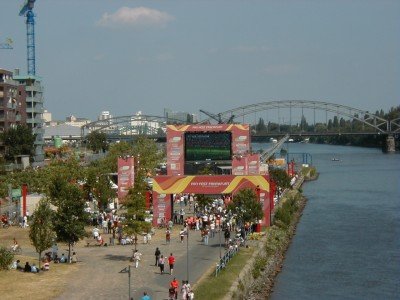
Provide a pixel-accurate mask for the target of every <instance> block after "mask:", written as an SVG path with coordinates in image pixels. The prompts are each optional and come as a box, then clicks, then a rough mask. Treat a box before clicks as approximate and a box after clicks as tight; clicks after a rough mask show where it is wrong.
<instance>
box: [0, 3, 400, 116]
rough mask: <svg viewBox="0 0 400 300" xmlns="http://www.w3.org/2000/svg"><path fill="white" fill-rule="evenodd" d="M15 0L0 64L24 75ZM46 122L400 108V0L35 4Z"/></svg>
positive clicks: (1, 34) (4, 24)
mask: <svg viewBox="0 0 400 300" xmlns="http://www.w3.org/2000/svg"><path fill="white" fill-rule="evenodd" d="M22 3H23V0H0V43H1V42H4V41H5V40H6V38H8V37H10V38H12V39H13V47H14V49H12V50H1V49H0V68H4V69H8V70H14V69H15V68H19V69H20V73H26V71H27V67H26V65H27V62H26V60H27V57H26V25H25V18H24V17H20V16H18V12H19V9H20V6H21V4H22ZM34 12H35V15H36V19H35V20H36V25H35V37H36V39H35V42H36V74H37V75H38V76H41V77H42V78H43V85H44V88H45V94H44V96H45V108H46V109H47V110H48V111H50V112H51V113H52V115H53V119H58V120H64V119H65V117H67V116H70V115H74V116H77V117H86V118H90V119H92V120H95V119H97V116H98V115H99V114H100V113H101V112H102V111H110V113H111V114H112V115H114V116H126V115H131V114H134V113H136V112H137V111H142V113H143V114H147V115H163V111H164V108H169V109H171V110H173V111H187V112H190V113H195V114H198V115H199V114H200V113H199V109H204V110H207V111H210V112H214V113H218V112H223V111H226V110H230V109H233V108H236V107H240V106H244V105H249V104H255V103H260V102H267V101H276V100H311V101H314V100H315V101H324V102H330V103H336V104H342V105H347V106H351V107H354V108H358V109H362V110H367V111H370V112H375V111H376V110H380V109H383V110H384V111H385V112H387V111H388V110H389V109H390V108H391V107H393V106H398V105H400V59H399V55H400V18H399V16H400V1H397V0H394V1H387V0H376V1H371V0H362V1H357V0H351V1H350V0H346V1H345V0H342V1H340V0H329V1H326V0H318V1H317V0H314V1H311V0H308V1H304V0H296V1H295V0H293V1H289V0H286V1H285V0H282V1H278V0H276V1H268V0H265V1H257V0H253V1H238V0H215V1H211V0H197V1H193V0H181V1H177V0H176V1H175V0H159V1H150V0H148V1H135V0H112V1H111V0H37V1H36V3H35V8H34Z"/></svg>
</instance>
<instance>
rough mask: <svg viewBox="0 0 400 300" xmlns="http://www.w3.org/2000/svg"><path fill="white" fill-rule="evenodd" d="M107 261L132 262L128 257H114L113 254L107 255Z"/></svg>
mask: <svg viewBox="0 0 400 300" xmlns="http://www.w3.org/2000/svg"><path fill="white" fill-rule="evenodd" d="M104 258H105V259H108V260H114V261H130V257H129V256H126V255H113V254H107V255H106V256H105V257H104Z"/></svg>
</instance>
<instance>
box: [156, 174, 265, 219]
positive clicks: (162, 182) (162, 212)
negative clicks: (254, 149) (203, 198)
mask: <svg viewBox="0 0 400 300" xmlns="http://www.w3.org/2000/svg"><path fill="white" fill-rule="evenodd" d="M244 188H250V189H254V190H256V189H259V191H260V201H263V202H262V203H263V211H264V215H265V216H264V220H263V222H262V223H263V224H264V225H269V215H270V212H269V208H270V205H269V201H268V199H269V191H270V185H269V181H268V176H265V175H264V176H261V175H258V176H234V175H215V176H212V175H211V176H209V175H198V176H156V177H154V178H153V224H154V225H157V224H159V223H157V222H160V220H161V219H162V218H163V217H165V218H166V219H165V220H166V221H168V220H169V219H170V218H171V202H170V196H169V195H171V194H180V193H193V194H209V195H218V194H232V195H233V197H234V194H235V193H237V192H238V191H240V190H241V189H244Z"/></svg>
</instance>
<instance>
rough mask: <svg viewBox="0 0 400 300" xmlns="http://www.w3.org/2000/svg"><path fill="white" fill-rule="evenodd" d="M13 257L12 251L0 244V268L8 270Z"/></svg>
mask: <svg viewBox="0 0 400 300" xmlns="http://www.w3.org/2000/svg"><path fill="white" fill-rule="evenodd" d="M13 259H14V253H13V252H12V251H11V250H8V249H7V248H6V247H3V246H0V270H8V268H9V267H10V265H11V263H12V261H13Z"/></svg>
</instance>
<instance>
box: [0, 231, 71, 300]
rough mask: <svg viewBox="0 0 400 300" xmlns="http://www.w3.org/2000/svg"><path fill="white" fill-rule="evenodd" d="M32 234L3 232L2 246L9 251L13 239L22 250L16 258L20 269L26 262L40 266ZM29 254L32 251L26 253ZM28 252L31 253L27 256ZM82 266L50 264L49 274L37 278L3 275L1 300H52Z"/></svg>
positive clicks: (0, 236) (0, 234) (0, 275)
mask: <svg viewBox="0 0 400 300" xmlns="http://www.w3.org/2000/svg"><path fill="white" fill-rule="evenodd" d="M28 234H29V230H28V229H22V228H18V227H10V228H8V229H3V228H1V229H0V245H1V246H5V247H6V248H9V247H10V245H12V243H13V238H14V237H15V239H16V240H17V241H18V243H19V244H20V245H21V247H22V254H17V255H15V257H14V260H17V259H19V260H20V261H21V265H22V266H24V265H25V262H27V261H28V262H29V263H30V265H32V264H33V263H34V264H35V265H36V266H38V265H39V262H38V255H37V254H36V253H35V252H34V250H33V246H32V245H30V240H29V237H28ZM27 250H29V251H27ZM26 252H29V253H32V256H31V255H28V256H27V255H26ZM78 268H79V265H76V264H73V265H70V264H53V263H51V264H50V271H48V272H43V271H40V272H39V273H38V274H34V273H24V272H19V271H16V270H9V271H0V283H1V284H0V299H2V300H6V299H32V300H36V299H38V300H39V299H53V298H55V297H56V296H58V295H60V294H61V293H62V291H63V290H64V289H65V288H66V283H67V280H66V278H67V275H68V274H69V273H71V272H76V270H77V269H78Z"/></svg>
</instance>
